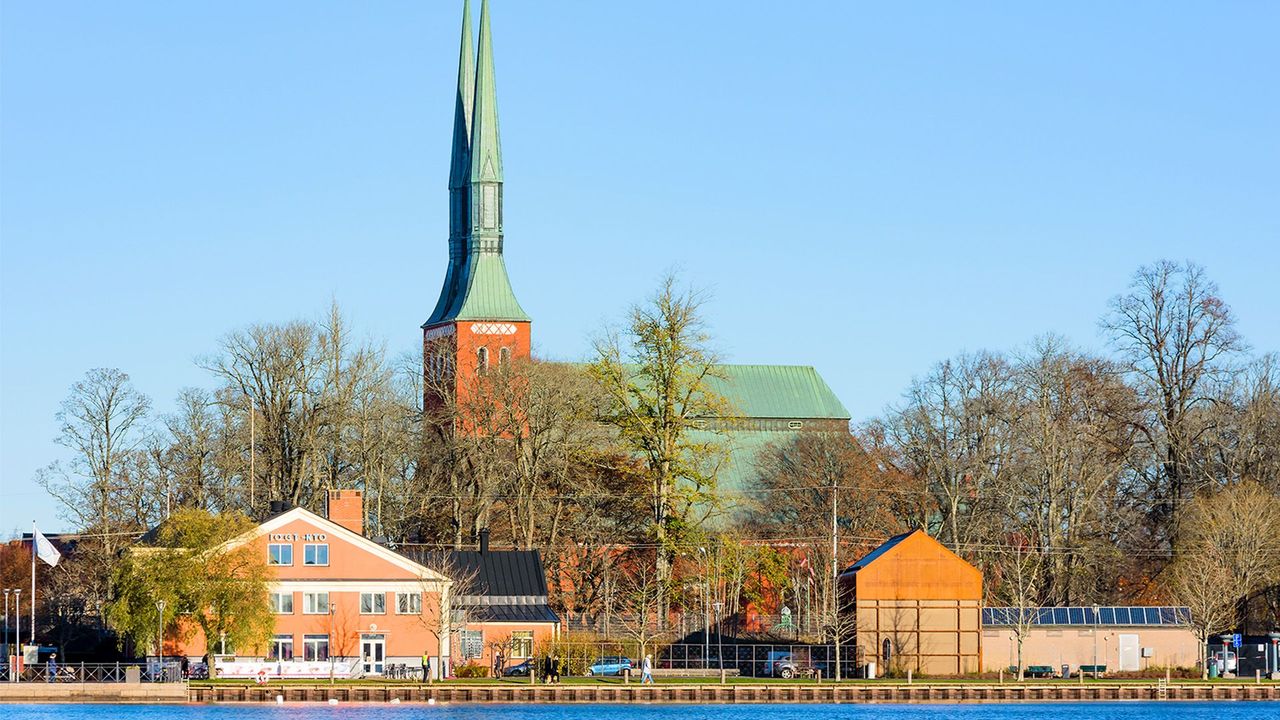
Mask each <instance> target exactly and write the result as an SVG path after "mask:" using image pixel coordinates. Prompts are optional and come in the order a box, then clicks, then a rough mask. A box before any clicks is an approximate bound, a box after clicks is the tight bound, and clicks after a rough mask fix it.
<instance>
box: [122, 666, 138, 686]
mask: <svg viewBox="0 0 1280 720" xmlns="http://www.w3.org/2000/svg"><path fill="white" fill-rule="evenodd" d="M124 681H125V682H127V683H140V682H142V668H140V667H138V666H137V665H130V666H128V667H126V668H125V669H124Z"/></svg>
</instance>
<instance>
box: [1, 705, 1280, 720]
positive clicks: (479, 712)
mask: <svg viewBox="0 0 1280 720" xmlns="http://www.w3.org/2000/svg"><path fill="white" fill-rule="evenodd" d="M0 716H3V717H7V718H15V719H19V718H20V719H21V720H115V719H116V718H119V719H121V720H162V719H163V720H168V719H169V718H175V717H180V718H183V720H242V719H244V720H272V719H279V720H295V719H296V720H400V719H402V718H404V719H407V718H413V719H414V720H420V719H423V718H426V719H429V720H669V718H671V717H673V716H676V717H679V718H680V720H813V719H814V718H821V720H917V719H919V720H924V719H926V718H927V719H928V720H939V719H940V718H948V719H950V718H958V719H959V720H1102V719H1104V718H1105V719H1106V720H1113V719H1114V720H1190V719H1191V718H1197V719H1199V718H1212V720H1261V719H1262V718H1267V720H1274V719H1275V718H1280V703H1275V702H1217V703H1193V702H1173V701H1170V702H1120V703H1101V702H1100V703H1026V704H1006V705H999V704H990V705H943V704H931V705H443V704H441V705H411V704H405V705H381V704H379V705H356V704H350V705H338V706H330V705H319V704H314V705H312V704H309V705H302V704H298V705H282V706H274V705H268V706H261V705H192V706H188V707H181V706H172V705H167V706H162V705H7V706H6V705H0Z"/></svg>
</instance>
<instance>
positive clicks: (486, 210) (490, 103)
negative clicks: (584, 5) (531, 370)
mask: <svg viewBox="0 0 1280 720" xmlns="http://www.w3.org/2000/svg"><path fill="white" fill-rule="evenodd" d="M475 78H476V79H475V90H474V91H473V93H472V97H473V103H474V104H473V106H472V109H471V143H470V156H471V157H470V163H471V167H470V171H469V180H470V191H469V203H470V217H469V228H468V236H467V243H466V262H465V263H464V265H463V268H462V275H461V277H460V278H459V279H458V286H457V292H456V293H455V294H454V297H453V302H452V304H451V305H450V307H449V309H448V310H447V311H445V314H444V316H443V317H442V318H441V320H442V321H443V320H511V321H520V322H528V321H529V316H528V315H527V314H525V312H524V309H523V308H521V307H520V302H519V301H518V300H516V296H515V293H514V292H513V291H512V290H511V280H510V279H509V278H508V277H507V265H506V262H505V261H504V260H503V258H502V243H503V233H502V142H501V139H500V136H499V132H498V92H497V86H496V84H495V81H494V71H493V33H492V31H491V29H490V25H489V0H482V2H481V4H480V40H479V43H478V51H477V56H476V70H475Z"/></svg>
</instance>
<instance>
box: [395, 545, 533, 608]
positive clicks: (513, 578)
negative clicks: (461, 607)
mask: <svg viewBox="0 0 1280 720" xmlns="http://www.w3.org/2000/svg"><path fill="white" fill-rule="evenodd" d="M400 553H401V554H402V555H404V556H405V557H407V558H409V559H410V560H413V561H414V562H416V563H418V564H420V565H425V566H426V567H429V568H431V569H433V570H441V571H447V572H446V573H445V574H448V575H453V576H455V579H456V580H462V581H464V582H465V585H464V586H463V587H461V588H457V589H455V590H454V592H455V593H456V594H458V595H479V596H490V597H494V596H498V597H514V596H525V597H528V596H540V597H546V595H547V576H546V574H545V573H544V572H543V569H542V555H541V554H540V553H539V552H538V551H537V550H492V549H491V550H487V551H485V552H480V551H479V550H416V549H404V550H401V551H400Z"/></svg>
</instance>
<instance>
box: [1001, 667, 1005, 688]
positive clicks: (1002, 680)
mask: <svg viewBox="0 0 1280 720" xmlns="http://www.w3.org/2000/svg"><path fill="white" fill-rule="evenodd" d="M1000 684H1001V685H1003V684H1004V668H1000Z"/></svg>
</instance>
